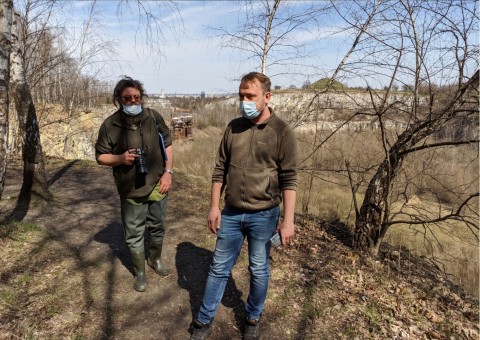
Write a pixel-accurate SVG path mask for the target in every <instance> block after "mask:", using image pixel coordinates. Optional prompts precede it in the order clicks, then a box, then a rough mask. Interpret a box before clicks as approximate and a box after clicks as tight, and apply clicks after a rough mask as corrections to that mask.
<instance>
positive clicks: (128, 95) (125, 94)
mask: <svg viewBox="0 0 480 340" xmlns="http://www.w3.org/2000/svg"><path fill="white" fill-rule="evenodd" d="M120 100H121V102H122V104H123V105H138V104H141V103H142V97H141V95H140V91H139V90H137V89H136V88H134V87H127V88H125V89H124V90H123V91H122V94H121V95H120Z"/></svg>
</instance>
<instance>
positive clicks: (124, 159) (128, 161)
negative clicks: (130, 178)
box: [120, 149, 138, 165]
mask: <svg viewBox="0 0 480 340" xmlns="http://www.w3.org/2000/svg"><path fill="white" fill-rule="evenodd" d="M133 150H134V149H131V150H127V151H125V152H124V153H123V154H121V155H120V157H121V164H125V165H132V164H133V163H135V159H136V158H138V155H137V154H136V153H131V151H133Z"/></svg>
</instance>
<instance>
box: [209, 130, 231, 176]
mask: <svg viewBox="0 0 480 340" xmlns="http://www.w3.org/2000/svg"><path fill="white" fill-rule="evenodd" d="M230 130H231V126H230V125H228V126H227V128H226V129H225V132H224V133H223V138H222V141H221V142H220V146H219V147H218V154H217V158H216V161H215V167H214V169H213V174H212V183H225V182H226V175H227V170H228V169H227V168H228V163H229V151H228V150H229V148H228V139H229V136H230Z"/></svg>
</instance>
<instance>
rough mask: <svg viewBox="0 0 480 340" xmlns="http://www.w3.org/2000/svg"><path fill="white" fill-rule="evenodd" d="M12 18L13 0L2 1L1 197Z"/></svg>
mask: <svg viewBox="0 0 480 340" xmlns="http://www.w3.org/2000/svg"><path fill="white" fill-rule="evenodd" d="M12 18H13V0H10V1H2V2H0V198H1V197H2V193H3V188H4V185H5V174H6V171H7V150H8V111H9V102H10V101H9V78H10V50H11V46H12V40H11V39H12V38H11V32H12Z"/></svg>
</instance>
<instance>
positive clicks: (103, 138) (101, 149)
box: [95, 122, 113, 159]
mask: <svg viewBox="0 0 480 340" xmlns="http://www.w3.org/2000/svg"><path fill="white" fill-rule="evenodd" d="M105 153H113V151H112V148H111V146H110V143H109V141H108V134H107V128H106V126H105V122H103V123H102V125H101V126H100V129H99V131H98V137H97V142H96V143H95V158H96V159H98V156H100V155H103V154H105Z"/></svg>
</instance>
